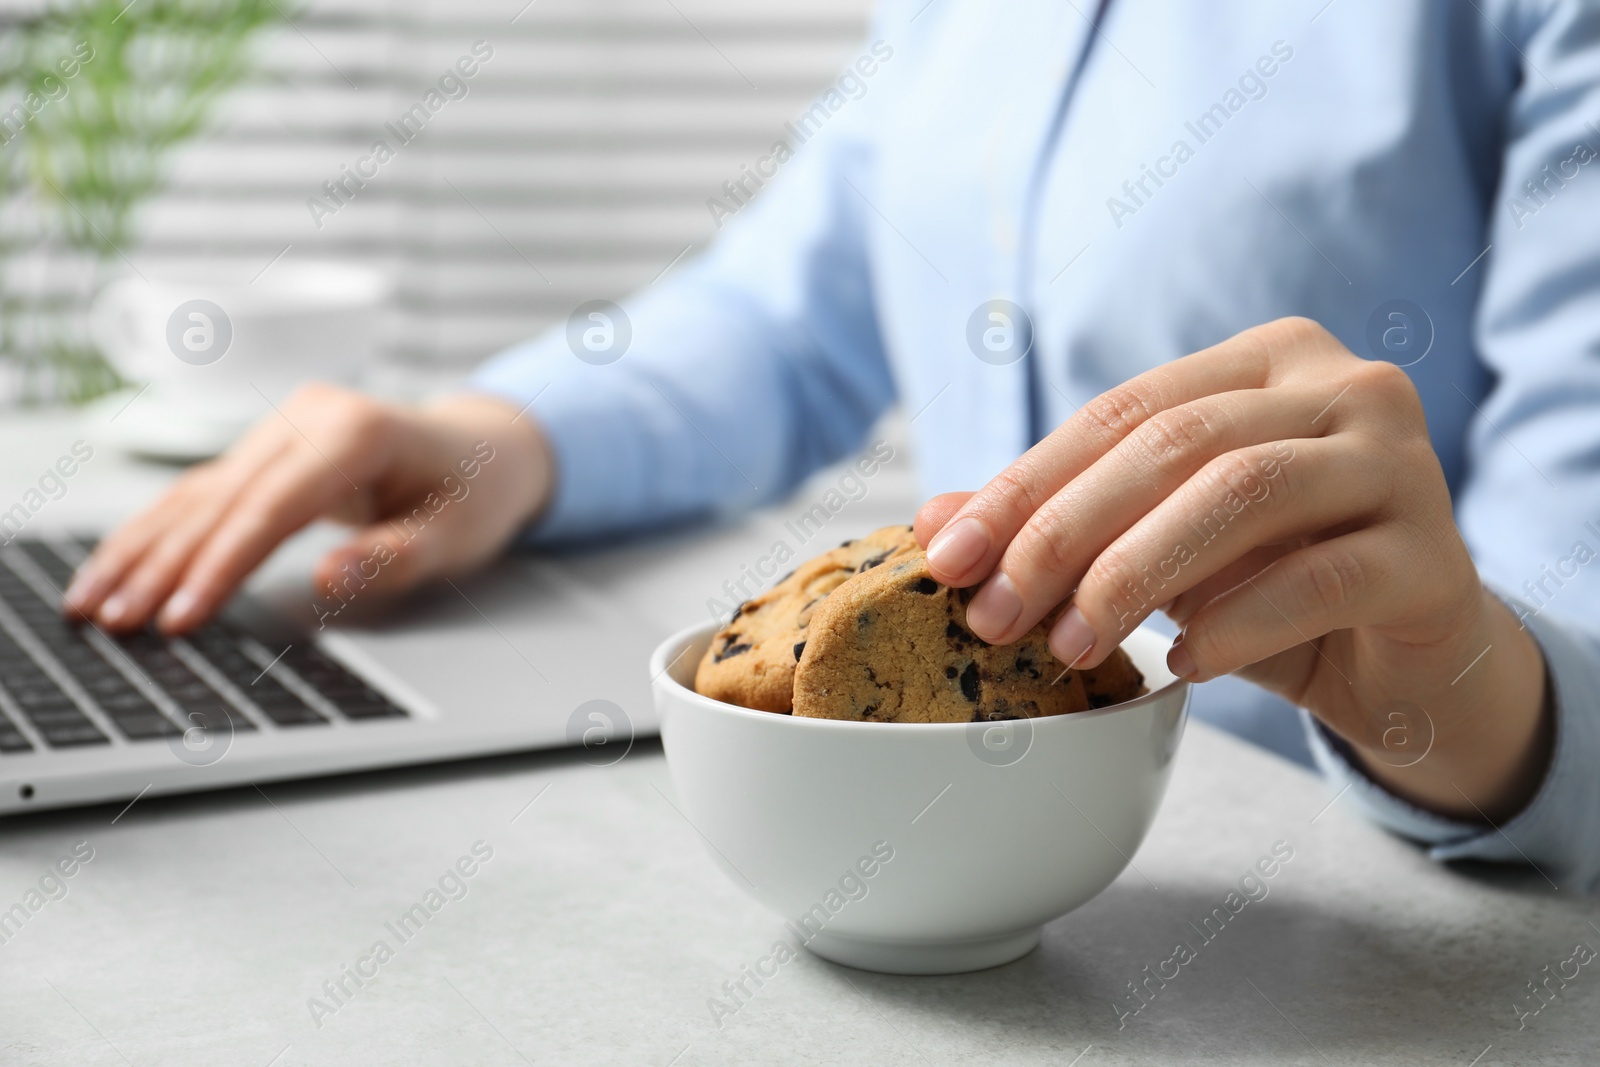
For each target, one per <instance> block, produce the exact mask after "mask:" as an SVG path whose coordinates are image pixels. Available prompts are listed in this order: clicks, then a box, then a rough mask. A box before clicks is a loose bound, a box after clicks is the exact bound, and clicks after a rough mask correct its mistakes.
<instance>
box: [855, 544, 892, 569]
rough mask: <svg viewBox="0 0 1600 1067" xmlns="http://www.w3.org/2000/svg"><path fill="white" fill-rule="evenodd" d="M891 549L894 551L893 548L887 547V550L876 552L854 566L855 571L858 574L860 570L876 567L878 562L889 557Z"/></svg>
mask: <svg viewBox="0 0 1600 1067" xmlns="http://www.w3.org/2000/svg"><path fill="white" fill-rule="evenodd" d="M893 551H894V549H892V548H891V549H887V550H885V551H883V552H880V553H878V554H877V555H876V556H873V557H872V558H871V559H868V560H864V561H862V564H861V566H859V567H857V568H856V573H857V574H860V573H861V572H862V571H870V570H871V569H872V568H874V567H876V566H877V565H878V564H880V563H882V562H883V561H884V560H886V559H888V558H889V553H890V552H893Z"/></svg>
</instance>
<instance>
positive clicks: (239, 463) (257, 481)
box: [66, 385, 552, 633]
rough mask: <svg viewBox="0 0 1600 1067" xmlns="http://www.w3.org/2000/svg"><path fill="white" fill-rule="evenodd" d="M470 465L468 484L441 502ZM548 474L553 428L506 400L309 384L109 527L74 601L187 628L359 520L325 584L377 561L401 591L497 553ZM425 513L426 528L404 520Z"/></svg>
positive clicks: (113, 623) (123, 626) (94, 613)
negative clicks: (374, 394)
mask: <svg viewBox="0 0 1600 1067" xmlns="http://www.w3.org/2000/svg"><path fill="white" fill-rule="evenodd" d="M491 455H492V456H493V461H492V462H482V461H483V459H484V458H485V457H486V456H491ZM463 464H467V465H468V466H467V467H465V468H464V467H463ZM467 470H470V471H471V475H470V477H471V478H472V491H471V492H470V493H467V494H464V495H462V496H461V497H460V499H459V500H452V503H451V504H450V506H448V507H443V508H440V507H437V502H439V501H441V500H444V499H451V489H450V487H451V486H452V485H456V484H459V483H460V482H461V480H462V478H463V477H464V476H466V475H465V472H466V471H467ZM551 484H552V465H551V462H550V458H549V452H548V449H547V447H546V446H545V444H544V440H543V438H542V437H541V435H540V433H539V431H538V430H537V429H536V428H535V427H534V425H533V423H532V421H531V420H530V419H528V418H527V417H524V416H521V415H519V413H518V411H517V408H516V407H515V406H513V405H510V404H508V403H507V402H505V401H503V400H498V399H495V398H491V397H487V396H470V395H468V396H460V397H455V398H451V399H448V400H444V401H441V402H438V403H435V404H432V405H429V406H426V407H410V406H404V405H398V404H390V403H385V402H382V401H378V400H373V399H370V398H368V397H365V396H362V395H360V394H358V393H353V392H350V391H347V390H344V389H338V388H335V387H333V386H327V385H314V386H308V387H306V388H304V389H302V390H301V391H300V392H299V393H297V394H296V395H295V396H294V397H293V398H292V399H291V400H290V401H289V402H288V403H286V404H285V405H284V407H283V410H282V411H281V412H279V413H275V414H273V415H270V416H268V417H267V418H265V419H264V420H262V422H261V423H260V424H259V425H257V426H256V427H255V428H254V429H253V430H252V431H251V432H250V433H248V434H246V435H245V436H244V437H243V438H242V439H241V440H240V441H239V442H238V443H237V444H235V445H234V446H233V447H232V448H231V449H229V450H228V452H227V453H226V454H224V455H223V456H221V457H219V458H218V459H216V460H214V461H212V462H210V463H206V464H203V465H201V466H199V467H196V468H195V469H193V470H192V471H190V472H188V473H187V474H185V475H184V476H183V477H182V478H181V479H179V480H178V482H177V483H176V484H175V485H174V486H173V487H172V488H171V489H170V490H168V491H167V492H166V493H165V494H164V495H163V496H162V497H161V498H160V499H159V500H157V501H156V502H155V504H153V505H152V506H151V507H149V508H148V509H146V510H145V511H144V512H143V513H141V514H140V515H138V516H137V517H136V518H134V519H133V520H132V521H130V522H128V523H127V524H126V525H124V526H123V527H122V528H121V529H119V530H117V531H116V532H115V533H112V534H110V535H109V536H107V537H106V538H105V540H104V541H102V542H101V543H100V546H99V547H98V549H96V551H95V552H94V554H93V556H92V557H91V558H90V559H89V560H88V562H87V563H85V564H84V566H83V567H82V568H80V569H79V571H78V573H77V575H76V577H75V578H74V580H73V582H72V585H71V586H70V587H69V589H68V590H67V594H66V602H67V605H68V607H69V609H71V610H73V611H76V612H77V613H79V614H81V615H82V616H84V617H86V618H91V619H93V620H95V621H96V622H98V623H99V624H100V625H102V626H104V627H106V628H107V629H111V630H119V631H126V630H133V629H137V628H139V627H141V626H144V625H145V624H146V623H147V622H150V621H152V620H153V621H154V622H155V624H156V625H157V626H158V627H159V628H160V629H161V630H163V631H165V632H167V633H182V632H185V631H187V630H190V629H192V628H194V627H195V626H197V625H199V624H200V623H202V622H204V621H205V620H206V619H207V618H209V617H210V616H211V615H212V614H213V613H214V612H216V611H217V610H218V609H219V608H220V607H221V606H222V605H223V603H225V602H226V601H227V599H228V597H229V596H230V595H231V594H232V592H233V590H234V589H235V587H236V586H238V584H239V583H240V582H241V581H243V579H244V578H245V576H246V575H247V574H249V573H250V571H251V570H252V569H254V568H255V566H256V565H257V564H259V563H260V562H261V561H262V560H264V559H265V558H266V557H267V556H268V555H269V554H270V553H271V552H272V550H273V549H274V548H276V547H277V545H278V544H279V543H280V542H281V541H283V540H284V539H285V538H286V537H288V536H289V535H290V534H292V533H294V532H295V531H296V530H299V529H300V528H301V527H303V526H305V525H307V524H308V523H310V522H312V521H313V520H316V519H319V518H331V519H337V520H340V521H343V522H347V523H349V524H350V525H352V526H354V527H355V528H356V529H355V531H354V532H353V533H352V535H351V538H350V540H349V541H348V542H346V543H345V544H344V545H343V546H341V547H340V548H338V549H336V550H334V551H333V552H331V553H329V554H328V555H327V556H326V557H325V558H324V559H323V560H322V562H321V564H320V566H319V567H318V572H317V574H316V576H315V581H316V585H317V588H318V589H327V588H329V587H330V586H332V585H334V584H336V583H337V581H338V580H339V576H340V575H341V573H342V572H343V570H344V569H345V567H346V566H348V565H351V564H352V563H357V562H369V561H373V560H378V561H381V562H382V566H381V567H376V568H374V569H375V571H376V574H375V575H371V571H368V572H367V573H364V574H363V578H364V580H365V581H366V583H367V584H369V585H371V587H372V588H373V589H374V590H375V591H376V590H391V591H396V590H400V589H405V588H409V587H411V586H413V585H416V584H417V583H419V582H422V581H424V580H426V579H428V578H436V577H441V576H447V575H454V574H461V573H464V572H466V571H469V570H472V569H474V568H476V567H478V566H481V565H482V564H483V563H485V562H487V561H488V560H489V559H491V558H493V557H494V556H495V555H496V554H498V553H499V552H500V550H501V549H503V548H504V547H505V545H506V543H507V542H508V541H509V540H510V539H511V537H512V536H513V535H514V534H515V533H516V532H517V531H518V530H519V529H521V528H522V527H523V526H525V525H526V524H527V523H528V522H529V521H530V520H531V519H532V518H533V517H534V515H535V514H536V513H537V512H538V510H539V508H540V506H541V504H542V503H543V501H544V500H545V498H546V497H547V496H548V495H549V491H550V487H551ZM430 495H431V497H432V501H431V502H432V503H433V504H435V507H433V508H430V507H429V504H430ZM419 508H420V509H423V511H422V514H424V515H426V516H427V517H428V522H427V528H426V530H425V531H424V535H422V536H416V535H414V532H411V531H408V530H407V528H406V526H405V525H404V524H405V521H406V520H407V519H408V518H409V517H410V516H412V515H414V514H416V513H417V512H418V509H419Z"/></svg>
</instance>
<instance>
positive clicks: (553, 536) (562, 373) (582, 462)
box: [467, 329, 656, 545]
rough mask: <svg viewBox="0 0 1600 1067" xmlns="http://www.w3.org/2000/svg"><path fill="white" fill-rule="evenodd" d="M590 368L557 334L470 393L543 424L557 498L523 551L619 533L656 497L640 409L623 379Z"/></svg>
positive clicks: (507, 357)
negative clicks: (505, 403) (627, 393)
mask: <svg viewBox="0 0 1600 1067" xmlns="http://www.w3.org/2000/svg"><path fill="white" fill-rule="evenodd" d="M605 371H606V368H605V367H603V366H589V365H587V364H584V363H581V362H580V361H579V360H577V359H575V358H574V357H573V355H572V353H571V352H570V351H569V350H568V349H567V344H566V336H565V333H564V332H562V331H561V330H559V329H558V330H552V331H550V332H549V333H547V334H545V335H544V336H543V337H540V338H537V339H535V340H532V341H528V342H525V343H523V344H519V345H515V346H513V347H511V348H509V349H507V350H505V351H504V352H501V353H500V354H499V355H497V356H495V357H494V358H492V359H490V360H489V361H488V362H487V363H484V364H483V365H482V366H480V367H479V368H478V369H477V370H476V371H474V372H473V373H472V375H471V376H470V377H469V378H468V379H467V388H469V389H472V390H475V391H477V392H482V393H487V394H490V395H492V396H497V397H500V398H501V399H504V400H506V401H508V402H510V403H512V404H515V405H516V406H517V407H518V408H520V409H522V411H523V417H526V418H531V419H534V420H535V421H537V423H538V425H539V429H540V431H541V432H542V434H543V436H544V439H545V442H546V443H547V444H548V445H549V446H550V450H551V453H552V456H551V460H552V465H553V469H554V471H555V491H554V493H553V494H552V496H551V499H550V501H549V503H548V504H547V505H546V506H545V509H544V511H543V512H542V513H541V515H540V517H539V518H538V519H537V520H536V521H535V522H534V523H533V524H532V525H531V526H529V527H528V529H527V530H526V531H524V533H523V536H522V539H521V540H522V543H525V544H541V545H547V544H558V543H562V542H571V541H575V540H578V539H580V538H582V537H585V536H589V535H593V534H595V533H597V532H601V531H608V530H614V529H617V528H620V527H623V526H626V525H629V524H630V522H631V521H632V520H633V519H634V514H633V513H634V512H636V511H637V510H639V504H640V503H641V502H643V501H646V500H649V499H650V498H652V497H653V496H655V495H656V494H655V492H653V491H652V488H653V487H651V486H648V485H646V484H645V481H646V477H645V470H646V467H645V463H644V458H643V456H642V448H641V443H640V442H641V426H640V420H639V418H638V416H637V409H636V407H635V405H633V404H631V403H629V398H627V397H625V396H619V395H618V388H619V386H622V387H623V388H624V389H625V388H626V387H625V386H623V383H622V382H620V381H619V377H620V376H618V375H608V374H606V373H605Z"/></svg>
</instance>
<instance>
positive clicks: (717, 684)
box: [694, 526, 921, 713]
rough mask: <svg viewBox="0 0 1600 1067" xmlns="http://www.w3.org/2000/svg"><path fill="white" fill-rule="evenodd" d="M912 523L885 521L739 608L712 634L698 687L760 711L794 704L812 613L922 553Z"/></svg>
mask: <svg viewBox="0 0 1600 1067" xmlns="http://www.w3.org/2000/svg"><path fill="white" fill-rule="evenodd" d="M920 551H921V550H920V549H919V548H918V547H917V542H916V540H915V539H914V538H913V537H912V536H911V527H909V526H886V527H884V528H883V529H881V530H875V531H873V532H872V533H870V534H868V535H867V536H865V537H862V538H859V539H857V540H854V541H846V542H845V543H844V544H842V545H840V546H839V547H838V548H835V549H832V550H831V551H828V552H824V553H823V554H822V555H820V556H817V557H816V558H815V559H812V560H809V561H808V562H806V563H802V564H801V565H800V566H799V567H798V568H796V569H795V570H794V571H792V572H791V573H790V574H788V575H787V576H785V577H784V579H783V580H782V581H780V582H779V583H778V584H777V585H775V586H773V587H772V588H771V589H769V590H767V591H766V592H765V593H762V594H761V595H760V596H757V597H755V598H753V599H751V600H747V601H745V602H744V603H743V604H741V605H739V607H738V609H737V610H735V612H734V615H733V618H732V619H731V620H729V622H728V624H727V625H726V626H724V627H723V628H722V629H721V630H719V631H717V635H716V636H715V637H714V638H712V640H711V645H710V647H709V648H707V649H706V653H705V655H704V656H703V657H702V658H701V660H700V666H699V667H698V668H697V669H696V671H695V676H694V688H695V691H696V692H698V693H701V694H703V695H705V696H708V697H711V698H712V699H714V700H725V701H727V702H728V703H730V704H737V705H739V706H740V707H745V708H754V709H756V710H757V711H776V712H784V713H787V712H788V711H789V710H790V709H791V708H792V707H793V706H794V671H795V664H796V662H797V661H798V660H799V659H800V658H801V654H802V652H803V650H804V649H805V646H806V642H807V639H808V635H809V633H810V629H809V627H810V623H811V619H812V617H813V612H815V610H816V609H817V607H818V605H820V604H822V603H825V602H826V601H825V599H824V598H826V597H827V596H828V595H829V594H831V593H832V592H833V591H834V590H836V589H838V588H839V587H841V586H842V585H844V584H845V582H846V581H847V580H849V579H851V578H853V577H855V576H858V575H862V574H867V573H870V572H871V571H872V570H873V569H874V568H876V567H879V566H881V565H882V564H884V563H886V562H889V561H892V560H896V559H898V558H900V557H901V556H904V555H906V554H908V553H911V552H920Z"/></svg>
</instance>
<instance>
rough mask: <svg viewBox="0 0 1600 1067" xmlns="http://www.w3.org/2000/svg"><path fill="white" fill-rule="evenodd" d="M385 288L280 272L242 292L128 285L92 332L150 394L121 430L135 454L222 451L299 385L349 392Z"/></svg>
mask: <svg viewBox="0 0 1600 1067" xmlns="http://www.w3.org/2000/svg"><path fill="white" fill-rule="evenodd" d="M387 288H388V287H387V283H386V282H385V280H384V278H383V276H382V275H380V274H378V273H377V272H375V271H372V270H369V269H367V268H364V267H357V266H353V265H347V264H337V263H279V264H276V265H275V266H273V267H272V269H271V270H269V271H268V272H267V273H266V274H265V275H264V276H262V277H260V278H258V279H257V280H256V281H254V282H252V283H248V284H225V283H219V282H217V281H215V280H207V279H203V278H199V277H191V278H183V277H174V278H162V279H157V280H147V279H145V278H139V277H134V278H124V279H121V280H119V281H115V282H112V283H111V284H110V285H108V286H106V287H105V289H103V290H102V291H101V292H100V294H99V296H98V297H97V298H96V300H95V302H94V306H93V308H92V309H91V311H90V320H89V327H90V334H91V336H92V337H93V338H94V340H95V342H96V343H97V344H98V345H99V346H100V349H101V351H102V352H104V353H105V356H106V358H107V359H108V360H109V361H110V363H111V365H112V366H113V367H114V368H116V370H117V372H118V373H119V374H120V375H122V377H123V378H125V379H127V380H129V381H131V382H134V383H136V384H137V385H140V386H143V385H148V386H149V389H148V390H147V394H146V395H143V396H141V397H140V398H139V399H138V401H137V402H136V403H134V404H131V405H130V406H129V408H128V413H127V416H128V417H127V421H126V423H125V425H124V426H123V427H121V429H122V432H123V436H124V437H125V438H128V440H126V441H125V442H124V443H125V444H126V445H128V447H130V448H132V449H133V450H135V451H145V452H152V453H156V454H167V455H193V456H201V455H207V454H211V453H214V452H216V451H220V450H221V449H222V448H224V447H226V445H227V444H228V443H229V442H230V441H231V440H232V439H233V438H234V437H236V436H237V435H238V434H239V433H240V432H242V430H243V429H244V428H245V427H247V426H249V425H250V424H251V423H252V422H254V421H255V420H257V419H259V418H260V417H261V416H262V415H264V414H266V413H268V412H270V411H271V410H272V406H273V405H276V404H281V403H282V402H283V400H284V399H285V398H286V397H287V396H288V395H289V394H290V393H291V392H293V390H294V389H295V387H296V386H298V385H300V384H302V383H303V382H306V381H310V380H313V379H316V380H322V381H334V382H350V381H352V380H353V379H354V378H355V376H356V374H357V373H358V372H359V371H360V370H361V369H362V368H363V367H365V366H366V365H368V364H369V363H370V362H371V360H372V356H373V353H374V351H375V348H376V343H375V342H376V334H377V329H378V325H379V315H380V313H381V310H382V305H383V301H384V298H385V296H386V295H387Z"/></svg>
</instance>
